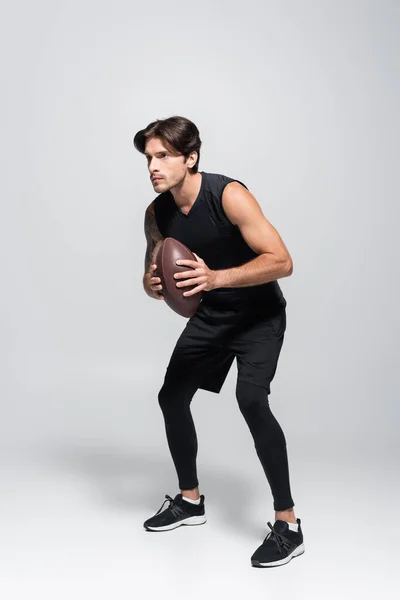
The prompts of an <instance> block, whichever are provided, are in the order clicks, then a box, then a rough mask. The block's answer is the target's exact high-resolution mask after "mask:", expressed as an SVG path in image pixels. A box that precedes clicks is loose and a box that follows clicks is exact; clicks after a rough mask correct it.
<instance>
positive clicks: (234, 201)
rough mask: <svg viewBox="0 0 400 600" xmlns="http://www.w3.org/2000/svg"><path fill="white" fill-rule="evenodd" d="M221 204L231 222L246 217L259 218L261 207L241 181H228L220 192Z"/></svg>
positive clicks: (236, 222)
mask: <svg viewBox="0 0 400 600" xmlns="http://www.w3.org/2000/svg"><path fill="white" fill-rule="evenodd" d="M221 202H222V206H223V208H224V211H225V213H226V215H227V217H228V218H229V220H230V221H231V222H232V223H235V224H238V223H239V222H240V221H242V220H243V219H246V218H248V217H250V216H251V217H252V218H259V217H260V216H261V207H260V205H259V203H258V202H257V200H256V198H255V197H254V196H253V194H252V193H251V192H250V191H249V190H248V188H247V187H246V186H244V185H243V184H242V183H241V182H239V181H237V180H235V181H232V182H231V183H229V185H227V186H226V187H225V189H224V192H223V194H222V199H221Z"/></svg>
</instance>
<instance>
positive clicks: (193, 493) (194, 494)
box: [181, 487, 200, 500]
mask: <svg viewBox="0 0 400 600" xmlns="http://www.w3.org/2000/svg"><path fill="white" fill-rule="evenodd" d="M181 494H182V496H185V498H190V500H199V499H200V492H199V488H198V487H197V488H194V489H193V490H181Z"/></svg>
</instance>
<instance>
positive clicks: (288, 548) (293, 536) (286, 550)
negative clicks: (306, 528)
mask: <svg viewBox="0 0 400 600" xmlns="http://www.w3.org/2000/svg"><path fill="white" fill-rule="evenodd" d="M296 521H297V523H298V525H299V530H298V531H292V530H291V529H289V525H288V524H287V523H286V521H280V520H278V521H275V523H274V526H272V525H271V523H270V522H268V527H269V528H270V529H271V531H270V532H269V533H268V535H267V537H266V538H265V540H264V541H263V543H262V544H261V546H259V548H257V550H256V551H255V552H254V554H253V556H252V557H251V564H252V565H253V567H279V566H281V565H285V564H286V563H288V562H289V561H291V560H292V558H295V557H296V556H300V554H303V552H304V543H303V532H302V530H301V521H300V519H296Z"/></svg>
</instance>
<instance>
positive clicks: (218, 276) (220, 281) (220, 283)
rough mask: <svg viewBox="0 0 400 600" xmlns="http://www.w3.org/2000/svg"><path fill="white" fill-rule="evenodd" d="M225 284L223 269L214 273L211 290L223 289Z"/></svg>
mask: <svg viewBox="0 0 400 600" xmlns="http://www.w3.org/2000/svg"><path fill="white" fill-rule="evenodd" d="M224 283H225V269H220V270H218V271H214V285H213V288H221V287H224Z"/></svg>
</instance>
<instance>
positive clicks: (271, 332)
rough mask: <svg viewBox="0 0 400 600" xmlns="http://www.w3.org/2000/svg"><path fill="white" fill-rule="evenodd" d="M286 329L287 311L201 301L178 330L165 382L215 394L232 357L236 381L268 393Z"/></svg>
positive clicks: (228, 368) (230, 363) (223, 379)
mask: <svg viewBox="0 0 400 600" xmlns="http://www.w3.org/2000/svg"><path fill="white" fill-rule="evenodd" d="M285 330H286V309H285V307H279V308H278V309H275V310H274V312H273V314H271V313H270V312H267V311H266V309H265V307H259V308H257V307H254V306H253V307H246V308H243V307H241V308H231V307H229V308H226V307H223V308H222V307H220V306H210V305H207V304H205V303H204V302H201V303H200V306H199V308H198V310H197V312H196V314H195V315H194V316H193V317H191V318H190V319H189V320H188V322H187V324H186V327H185V328H184V330H183V331H182V333H181V335H180V337H179V339H178V341H177V343H176V346H175V348H174V350H173V353H172V355H171V358H170V362H169V364H168V367H167V370H166V374H165V381H176V382H179V381H180V382H182V383H183V381H184V380H185V383H187V382H188V381H190V383H193V385H194V386H195V387H197V388H200V389H204V390H207V391H210V392H214V393H217V394H218V393H219V392H220V391H221V388H222V386H223V384H224V382H225V379H226V376H227V375H228V372H229V370H230V368H231V366H232V363H233V361H234V359H235V358H236V361H237V368H238V381H246V382H249V383H252V384H254V385H257V386H260V387H262V388H265V389H266V390H267V393H268V394H269V393H270V383H271V381H272V379H273V377H274V375H275V371H276V368H277V364H278V358H279V354H280V351H281V348H282V344H283V338H284V333H285Z"/></svg>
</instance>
